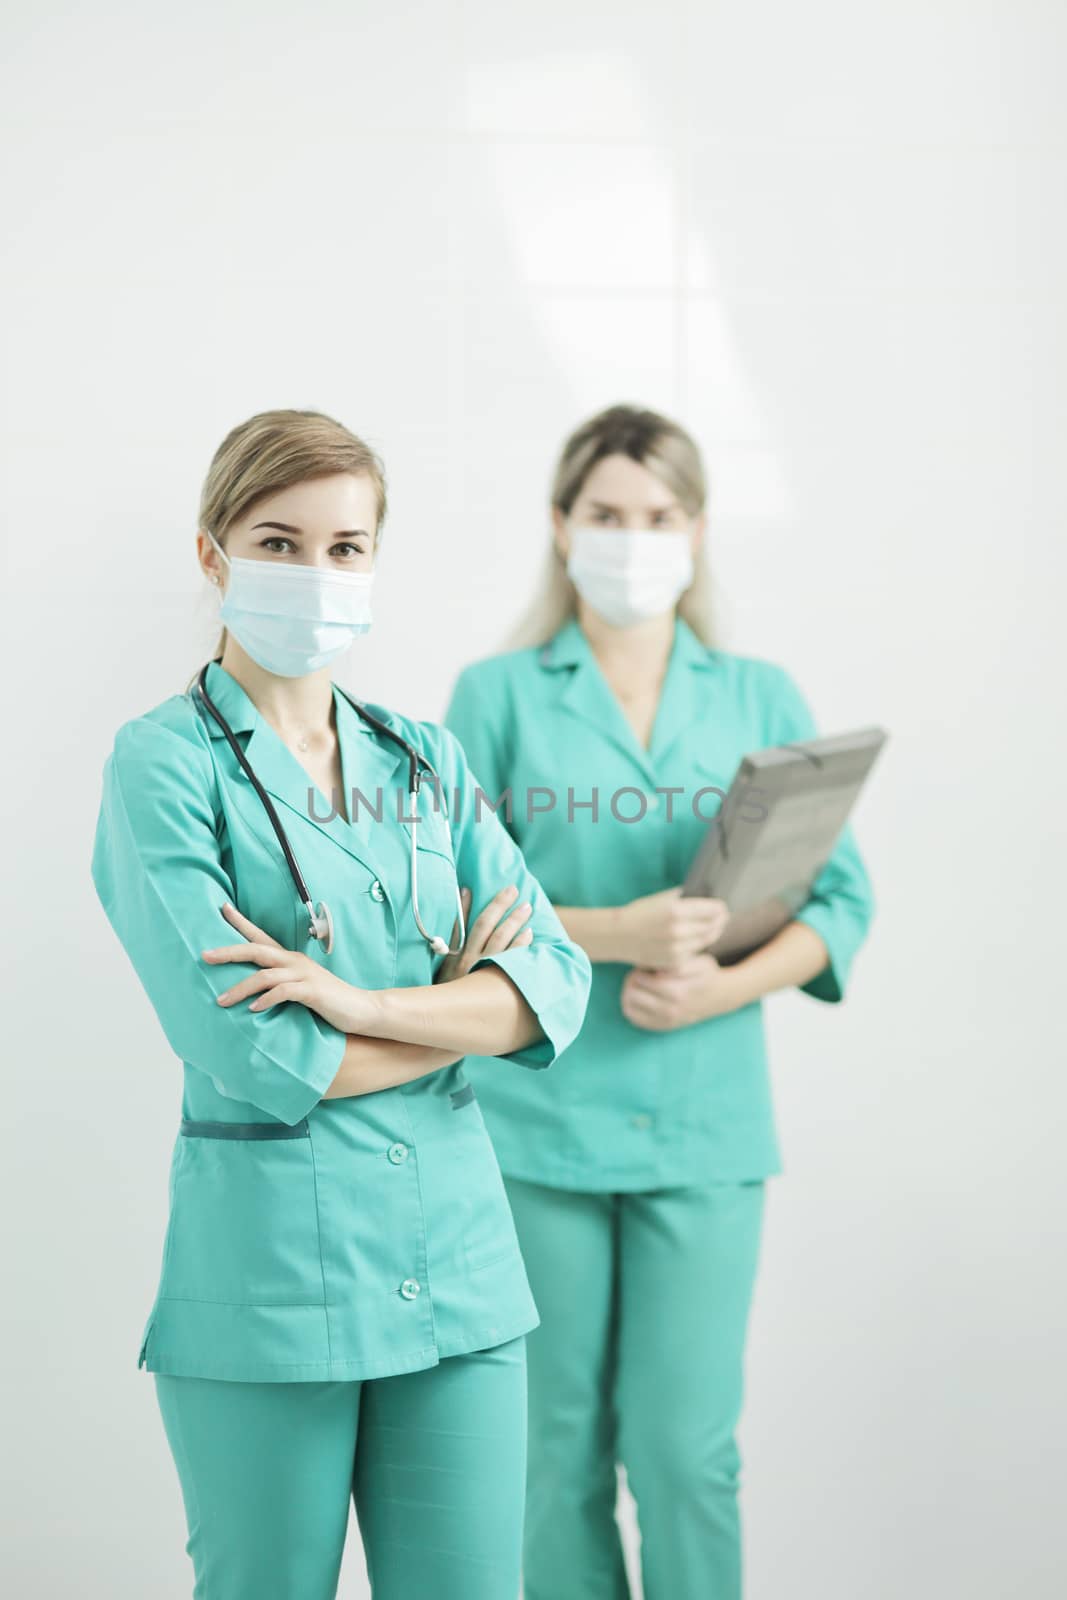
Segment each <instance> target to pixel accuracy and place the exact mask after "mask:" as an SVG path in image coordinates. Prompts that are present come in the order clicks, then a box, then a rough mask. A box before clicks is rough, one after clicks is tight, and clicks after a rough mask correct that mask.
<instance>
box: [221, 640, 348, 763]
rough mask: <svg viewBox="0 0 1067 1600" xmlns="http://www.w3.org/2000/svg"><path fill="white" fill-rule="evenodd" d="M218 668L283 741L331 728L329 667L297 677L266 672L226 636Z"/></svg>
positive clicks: (235, 642)
mask: <svg viewBox="0 0 1067 1600" xmlns="http://www.w3.org/2000/svg"><path fill="white" fill-rule="evenodd" d="M220 665H221V666H222V667H224V668H225V670H226V671H227V672H228V673H229V674H230V677H231V678H235V679H236V680H237V682H238V683H239V684H240V685H241V688H242V689H243V690H244V692H245V694H246V695H247V696H248V698H249V699H250V700H251V702H252V704H253V705H254V706H255V708H256V710H257V711H258V712H259V713H260V715H261V716H263V717H265V718H266V719H267V721H268V722H269V723H270V725H271V727H272V728H273V729H274V730H275V732H276V733H278V734H280V735H281V737H282V738H283V739H285V738H287V737H289V736H297V737H304V738H307V737H309V736H311V737H314V736H315V735H317V734H327V733H329V731H330V728H331V726H332V712H333V688H332V682H331V678H330V669H329V667H320V668H319V669H318V671H317V672H307V673H305V674H304V676H303V677H301V678H280V677H279V676H278V674H277V673H275V672H267V671H266V669H265V668H263V667H261V666H260V665H259V663H258V662H256V661H253V660H252V657H251V656H250V655H248V654H247V652H246V651H244V650H242V649H241V646H240V645H239V644H238V643H237V640H236V639H234V638H233V637H232V636H229V635H228V636H227V639H226V645H225V648H224V649H223V652H222V660H221V662H220Z"/></svg>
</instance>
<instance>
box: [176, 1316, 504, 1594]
mask: <svg viewBox="0 0 1067 1600" xmlns="http://www.w3.org/2000/svg"><path fill="white" fill-rule="evenodd" d="M525 1337H526V1336H525V1335H523V1336H521V1337H519V1338H518V1339H512V1340H509V1341H508V1342H507V1343H506V1344H502V1345H497V1346H495V1347H494V1348H493V1349H489V1350H479V1351H477V1352H475V1353H474V1354H471V1355H459V1356H449V1357H447V1358H446V1359H444V1360H442V1361H441V1362H440V1363H439V1364H438V1365H437V1366H435V1367H429V1368H427V1369H426V1370H425V1371H421V1372H409V1373H403V1374H401V1375H399V1376H396V1377H388V1378H374V1379H365V1380H363V1381H359V1382H357V1381H352V1382H344V1381H339V1382H324V1383H240V1382H230V1381H229V1380H220V1379H217V1378H186V1377H170V1376H166V1375H164V1374H162V1373H154V1374H153V1376H154V1378H155V1382H156V1394H157V1396H158V1399H159V1407H160V1411H161V1413H162V1416H163V1424H164V1428H165V1430H166V1433H167V1438H168V1441H169V1443H170V1447H171V1451H172V1454H173V1456H174V1462H175V1465H176V1467H177V1469H178V1477H179V1480H180V1482H181V1489H182V1496H183V1499H184V1501H185V1514H186V1521H187V1524H188V1529H189V1538H188V1542H187V1543H186V1546H185V1548H186V1551H187V1552H188V1554H189V1555H190V1556H191V1557H192V1561H193V1569H194V1573H195V1579H196V1584H195V1588H194V1590H193V1595H194V1600H334V1596H335V1595H336V1593H337V1582H338V1575H339V1572H340V1567H341V1554H342V1550H343V1548H344V1542H345V1531H346V1528H347V1526H348V1508H349V1502H350V1500H352V1499H353V1498H354V1500H355V1506H356V1516H357V1519H358V1522H359V1529H360V1533H361V1535H362V1538H363V1549H364V1555H365V1557H366V1562H367V1571H368V1574H369V1577H370V1582H371V1592H372V1594H373V1595H374V1600H418V1597H420V1596H421V1597H424V1600H431V1597H432V1600H515V1597H516V1595H517V1594H518V1590H519V1569H520V1565H521V1554H522V1504H523V1490H524V1480H525V1467H526V1459H525V1458H526V1363H525Z"/></svg>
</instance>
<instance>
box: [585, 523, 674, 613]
mask: <svg viewBox="0 0 1067 1600" xmlns="http://www.w3.org/2000/svg"><path fill="white" fill-rule="evenodd" d="M567 572H568V574H569V576H570V577H571V579H572V581H573V583H574V587H575V588H576V589H577V591H578V593H579V594H580V595H581V597H582V599H583V600H585V601H587V602H588V604H589V605H591V606H592V608H593V610H594V611H595V612H597V613H598V614H599V615H600V616H602V617H603V618H604V620H605V622H610V623H613V624H614V626H615V627H617V628H625V627H628V626H629V625H630V624H631V623H634V622H644V621H646V620H647V619H648V618H649V617H658V616H659V615H660V614H661V613H662V612H664V611H666V610H667V609H668V608H669V607H670V606H673V604H674V602H675V601H676V600H677V599H678V596H679V595H680V594H681V593H682V592H683V591H684V590H685V589H688V587H689V585H690V584H691V583H692V581H693V553H692V549H691V546H690V538H689V534H688V533H675V532H670V533H668V532H663V533H660V532H659V531H658V530H657V529H655V528H639V529H630V528H574V529H572V530H571V548H570V555H569V556H568V558H567Z"/></svg>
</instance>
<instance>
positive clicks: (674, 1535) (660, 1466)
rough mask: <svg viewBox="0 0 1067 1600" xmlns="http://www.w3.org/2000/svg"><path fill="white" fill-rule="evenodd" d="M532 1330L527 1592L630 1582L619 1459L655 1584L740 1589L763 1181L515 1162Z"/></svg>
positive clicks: (586, 1595)
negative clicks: (594, 1174)
mask: <svg viewBox="0 0 1067 1600" xmlns="http://www.w3.org/2000/svg"><path fill="white" fill-rule="evenodd" d="M505 1181H506V1184H507V1191H508V1198H509V1199H510V1201H511V1209H512V1214H513V1216H514V1218H515V1225H516V1228H517V1230H518V1234H519V1240H520V1243H521V1245H522V1253H523V1258H524V1260H525V1262H526V1271H527V1275H528V1277H529V1280H530V1287H531V1288H532V1290H533V1294H534V1299H535V1300H536V1302H537V1309H538V1311H539V1312H540V1315H541V1324H540V1326H539V1327H538V1328H535V1329H534V1330H533V1332H532V1333H529V1334H528V1335H527V1336H526V1337H527V1370H528V1378H529V1459H528V1471H527V1496H526V1526H525V1535H524V1551H523V1594H524V1600H626V1597H627V1596H628V1595H629V1588H628V1585H627V1580H626V1572H625V1567H624V1564H623V1554H622V1546H621V1544H620V1541H619V1532H618V1526H617V1524H616V1522H615V1505H616V1486H617V1478H616V1471H615V1464H616V1462H621V1463H622V1464H623V1466H624V1467H625V1469H626V1478H627V1484H628V1487H629V1489H630V1491H631V1493H632V1495H633V1497H634V1500H635V1501H636V1505H637V1521H638V1526H639V1530H640V1536H641V1547H640V1560H641V1577H642V1584H643V1588H644V1595H645V1600H737V1597H738V1596H739V1595H740V1594H741V1537H740V1532H741V1530H740V1521H739V1516H738V1507H737V1486H738V1477H739V1472H740V1465H741V1463H740V1455H739V1452H738V1449H737V1445H736V1442H735V1439H734V1428H735V1425H736V1423H737V1419H738V1416H739V1413H740V1409H741V1399H742V1377H743V1366H742V1364H743V1355H744V1344H745V1331H746V1325H747V1320H748V1311H749V1304H750V1301H751V1296H752V1288H753V1283H754V1280H755V1275H756V1265H757V1258H758V1252H759V1242H760V1234H761V1229H762V1219H763V1204H764V1185H763V1183H762V1182H753V1183H726V1184H716V1185H712V1186H701V1187H700V1188H678V1189H660V1190H655V1191H644V1192H638V1193H628V1194H604V1193H575V1192H574V1191H570V1190H563V1189H552V1188H548V1187H546V1186H544V1185H541V1184H533V1183H527V1182H525V1181H520V1180H519V1179H515V1178H507V1179H506V1180H505Z"/></svg>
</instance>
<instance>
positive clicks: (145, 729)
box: [108, 694, 212, 781]
mask: <svg viewBox="0 0 1067 1600" xmlns="http://www.w3.org/2000/svg"><path fill="white" fill-rule="evenodd" d="M108 765H109V766H110V767H112V769H113V770H114V771H115V772H116V774H117V775H119V776H120V777H126V776H129V777H131V778H134V779H136V780H137V781H140V780H142V779H143V778H145V777H147V776H148V774H150V773H155V772H166V773H171V774H174V773H181V774H196V775H201V776H203V777H204V778H205V779H208V780H209V781H210V775H211V772H212V763H211V754H210V750H209V748H208V738H207V731H206V729H205V727H204V722H203V718H202V717H201V716H200V714H199V713H198V711H197V710H196V707H195V706H194V705H193V702H192V700H191V698H190V697H189V696H188V695H185V694H172V695H168V696H167V698H166V699H165V700H161V701H160V702H159V704H158V705H156V706H152V707H151V708H150V709H149V710H148V711H143V712H141V714H140V715H139V716H135V717H130V718H129V719H128V720H127V721H126V722H123V723H121V724H120V726H119V728H118V729H117V731H116V733H115V737H114V741H113V743H112V748H111V753H110V755H109V757H108Z"/></svg>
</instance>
